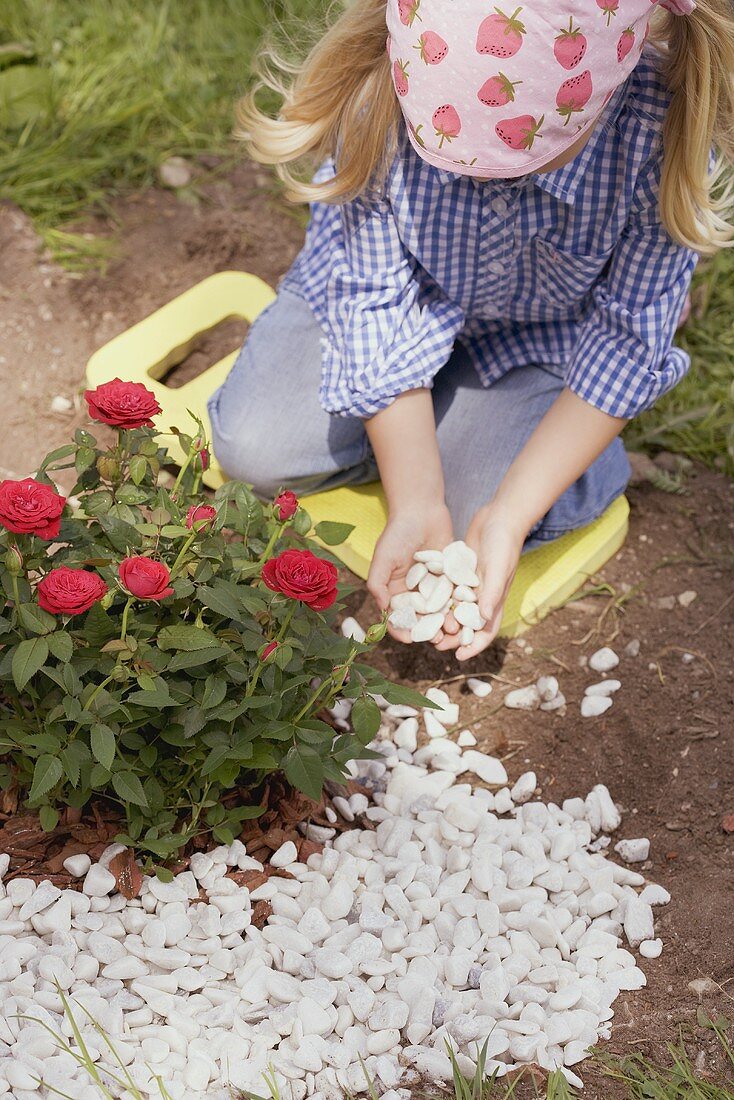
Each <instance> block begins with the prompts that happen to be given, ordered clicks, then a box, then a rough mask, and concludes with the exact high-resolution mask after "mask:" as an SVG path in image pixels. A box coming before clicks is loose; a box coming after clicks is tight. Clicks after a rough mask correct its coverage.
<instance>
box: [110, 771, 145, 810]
mask: <svg viewBox="0 0 734 1100" xmlns="http://www.w3.org/2000/svg"><path fill="white" fill-rule="evenodd" d="M112 786H113V787H114V788H115V793H116V794H117V795H118V797H119V798H121V799H122V801H123V802H132V803H133V804H134V805H135V806H142V807H143V809H147V807H148V799H147V798H146V797H145V791H144V790H143V784H142V783H141V782H140V780H139V779H138V777H137V775H135V773H134V772H114V773H113V775H112Z"/></svg>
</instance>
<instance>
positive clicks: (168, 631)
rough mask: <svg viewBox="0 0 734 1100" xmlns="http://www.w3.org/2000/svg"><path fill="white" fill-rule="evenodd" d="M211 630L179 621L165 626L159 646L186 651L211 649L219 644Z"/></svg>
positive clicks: (160, 647) (193, 651)
mask: <svg viewBox="0 0 734 1100" xmlns="http://www.w3.org/2000/svg"><path fill="white" fill-rule="evenodd" d="M218 644H219V643H218V641H217V639H216V637H215V636H214V634H212V632H211V631H210V630H205V629H204V628H203V627H200V626H194V625H193V623H179V624H177V625H176V626H164V627H163V629H162V630H161V631H159V634H158V648H159V649H163V650H168V649H177V650H184V651H185V652H186V653H195V652H196V651H197V650H199V649H209V647H210V646H215V645H218Z"/></svg>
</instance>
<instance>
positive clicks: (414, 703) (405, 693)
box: [381, 684, 441, 710]
mask: <svg viewBox="0 0 734 1100" xmlns="http://www.w3.org/2000/svg"><path fill="white" fill-rule="evenodd" d="M381 694H382V695H384V696H385V698H386V699H387V701H388V703H402V704H403V705H404V706H407V707H419V708H422V707H426V708H428V709H429V710H440V709H441V707H440V704H439V703H433V702H431V700H430V699H426V697H425V695H421V693H420V692H419V691H415V689H414V688H409V687H404V686H403V685H402V684H387V685H386V686H385V687H384V688H383V690H382V693H381Z"/></svg>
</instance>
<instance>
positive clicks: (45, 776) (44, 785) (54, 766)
mask: <svg viewBox="0 0 734 1100" xmlns="http://www.w3.org/2000/svg"><path fill="white" fill-rule="evenodd" d="M63 774H64V769H63V768H62V766H61V761H60V760H59V759H58V757H56V756H50V755H49V754H48V753H44V754H43V756H39V757H38V760H36V766H35V767H34V769H33V783H32V784H31V789H30V792H29V794H28V798H29V800H30V801H31V802H35V800H36V799H38V798H43V796H44V795H45V794H48V792H49V791H50V790H51V788H52V787H55V786H56V784H57V783H58V781H59V780H60V779H61V777H62V775H63Z"/></svg>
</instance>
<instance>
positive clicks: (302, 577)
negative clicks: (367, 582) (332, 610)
mask: <svg viewBox="0 0 734 1100" xmlns="http://www.w3.org/2000/svg"><path fill="white" fill-rule="evenodd" d="M262 579H263V580H264V581H265V584H266V585H267V586H268V588H270V589H272V591H273V592H282V593H283V595H284V596H289V597H290V599H292V600H302V601H303V603H305V604H308V606H309V607H312V608H313V609H314V611H325V610H326V608H327V607H331V605H332V604H333V602H334V600H335V599H336V597H337V588H336V584H337V571H336V567H335V566H334V565H332V563H331V562H330V561H325V560H324V559H323V558H317V557H316V555H315V554H312V553H311V551H310V550H285V551H284V552H283V553H282V554H279V555H278V557H277V558H271V559H270V561H266V562H265V565H264V566H263V568H262Z"/></svg>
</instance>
